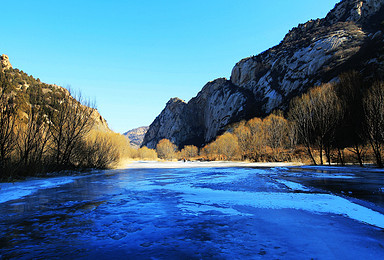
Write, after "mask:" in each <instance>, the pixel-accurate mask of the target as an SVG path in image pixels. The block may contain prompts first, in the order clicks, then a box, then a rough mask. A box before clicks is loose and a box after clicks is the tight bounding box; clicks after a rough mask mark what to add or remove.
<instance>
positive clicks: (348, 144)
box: [157, 71, 384, 167]
mask: <svg viewBox="0 0 384 260" xmlns="http://www.w3.org/2000/svg"><path fill="white" fill-rule="evenodd" d="M164 147H166V149H165V148H164ZM383 147H384V82H383V81H380V80H371V81H370V82H366V81H364V80H363V78H362V76H361V75H360V74H359V73H358V72H356V71H350V72H347V73H343V74H341V75H340V76H339V82H338V83H327V84H322V85H320V86H316V87H313V88H311V89H310V90H309V91H308V92H306V93H304V94H302V95H301V96H298V97H296V98H294V99H293V100H292V101H291V102H290V105H289V109H288V110H287V111H286V112H285V113H283V112H281V111H274V112H273V113H271V114H270V115H268V116H267V117H265V118H263V119H262V118H253V119H251V120H249V121H243V122H240V123H237V124H236V125H233V126H231V127H229V129H228V130H227V131H226V132H225V133H224V134H223V135H220V136H218V137H217V138H216V140H214V141H213V142H211V143H209V144H207V145H205V146H204V147H202V148H201V149H199V150H198V149H197V147H194V152H193V153H192V154H191V155H189V154H188V153H187V152H186V151H187V150H189V149H191V148H190V147H185V148H184V149H183V150H182V151H180V152H178V151H177V149H176V146H174V145H173V144H172V143H170V142H169V140H161V141H160V142H159V144H158V146H157V152H158V155H159V158H163V159H170V158H179V159H180V158H199V159H203V160H249V161H268V162H270V161H302V162H305V163H311V164H314V165H318V164H320V165H323V164H326V163H327V164H331V163H337V164H340V165H344V164H346V163H357V164H359V165H360V166H363V165H364V164H365V163H375V164H376V165H377V166H379V167H383Z"/></svg>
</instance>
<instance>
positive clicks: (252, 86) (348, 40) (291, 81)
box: [142, 0, 384, 148]
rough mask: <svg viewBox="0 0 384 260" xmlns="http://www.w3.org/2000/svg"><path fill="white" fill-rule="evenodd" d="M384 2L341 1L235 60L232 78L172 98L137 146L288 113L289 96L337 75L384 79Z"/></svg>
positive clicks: (199, 137) (193, 137) (201, 136)
mask: <svg viewBox="0 0 384 260" xmlns="http://www.w3.org/2000/svg"><path fill="white" fill-rule="evenodd" d="M383 5H384V0H343V1H341V2H340V3H338V4H337V5H336V6H335V8H334V9H333V10H332V11H330V12H329V13H328V15H327V16H326V17H325V18H323V19H317V20H311V21H308V22H307V23H304V24H300V25H299V26H298V27H296V28H293V29H292V30H290V31H289V32H288V34H287V35H286V36H285V37H284V39H283V40H282V41H281V43H280V44H279V45H277V46H275V47H273V48H271V49H268V50H267V51H265V52H263V53H261V54H259V55H257V56H252V57H249V58H245V59H243V60H241V61H239V62H238V63H237V64H236V65H235V67H234V68H233V70H232V75H231V78H230V80H227V79H223V78H222V79H217V80H214V81H212V82H209V83H207V84H206V85H205V86H204V87H203V89H202V90H201V91H200V92H199V93H198V94H197V96H196V97H195V98H193V99H191V100H190V101H189V102H188V103H186V102H184V101H182V100H180V99H178V98H172V99H171V100H170V101H169V102H168V103H167V105H166V107H165V108H164V110H163V111H162V112H161V113H160V115H159V116H158V117H157V118H156V119H155V120H154V121H153V123H152V124H151V125H150V127H149V129H148V132H147V134H146V135H145V137H144V140H143V144H142V145H146V146H148V147H149V148H154V147H155V146H156V144H157V142H158V141H159V140H161V139H163V138H167V139H169V140H171V141H172V142H173V143H175V144H176V145H178V146H179V147H180V146H183V145H187V144H194V145H198V146H202V145H204V144H206V143H208V142H210V141H211V140H213V139H214V138H215V137H216V136H217V135H218V134H221V133H222V132H223V131H225V129H226V128H227V127H228V125H230V124H232V123H234V122H238V121H241V120H243V119H249V118H251V117H255V116H265V115H267V114H268V113H270V112H271V111H273V110H274V109H277V108H278V109H282V110H286V109H287V108H288V105H289V102H290V100H291V99H292V98H293V97H295V96H297V95H300V94H301V93H303V92H305V91H307V90H308V88H310V87H312V86H314V85H320V84H321V83H327V82H334V81H337V80H338V75H340V73H342V72H346V71H349V70H352V69H354V70H357V71H359V72H360V73H361V74H362V75H363V76H364V77H365V78H366V79H367V78H368V79H369V78H380V77H382V76H383V75H384V38H383V32H384V8H383ZM265 26H268V25H265Z"/></svg>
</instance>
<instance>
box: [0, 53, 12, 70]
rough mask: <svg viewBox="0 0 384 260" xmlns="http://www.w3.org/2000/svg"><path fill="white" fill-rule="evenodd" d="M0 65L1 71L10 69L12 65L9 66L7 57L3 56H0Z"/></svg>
mask: <svg viewBox="0 0 384 260" xmlns="http://www.w3.org/2000/svg"><path fill="white" fill-rule="evenodd" d="M0 63H1V68H2V70H5V69H12V65H11V62H9V58H8V55H5V54H3V55H1V56H0Z"/></svg>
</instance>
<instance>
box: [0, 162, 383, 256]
mask: <svg viewBox="0 0 384 260" xmlns="http://www.w3.org/2000/svg"><path fill="white" fill-rule="evenodd" d="M143 164H145V163H143ZM191 164H193V163H191ZM138 165H139V164H138ZM146 165H148V164H146ZM149 165H150V167H148V168H146V167H144V168H141V169H140V168H131V169H125V170H112V171H105V172H104V173H101V174H97V175H88V176H76V177H72V176H71V177H55V178H50V179H32V180H27V181H23V182H18V183H15V184H1V185H0V187H1V190H0V198H1V201H2V202H1V203H0V258H5V259H8V258H17V259H32V258H37V259H52V258H61V259H79V258H80V259H111V258H114V259H126V258H131V259H259V258H266V259H310V258H313V259H383V258H384V247H383V245H384V233H383V232H382V231H383V228H384V215H383V214H381V213H380V212H379V211H380V209H382V207H381V206H379V204H375V205H376V206H375V207H373V206H372V205H373V204H372V203H371V202H368V201H367V202H366V203H362V202H361V201H360V202H356V201H355V200H353V199H352V198H351V197H350V196H355V194H357V192H356V190H353V189H350V187H352V188H356V187H357V188H359V189H363V191H365V193H369V192H371V191H374V192H376V193H372V194H373V195H372V196H376V197H373V200H372V201H373V202H375V198H376V199H377V201H380V200H381V198H382V197H381V196H383V193H382V192H380V190H381V188H382V187H383V183H384V182H383V181H382V180H383V177H382V173H381V172H376V171H372V172H370V171H369V169H365V170H364V171H363V172H361V171H359V168H350V167H346V168H345V169H343V168H338V167H330V168H327V167H316V168H311V167H297V166H294V167H285V166H283V167H281V168H269V167H266V166H264V167H261V168H252V167H247V168H243V167H240V168H239V167H235V166H234V165H233V164H230V165H231V166H230V167H217V166H214V168H209V167H207V164H205V163H204V167H185V168H172V167H170V166H171V165H174V164H172V163H171V164H169V165H168V166H167V167H164V164H161V167H159V168H154V166H155V165H156V163H154V162H151V163H149ZM216 165H217V164H216ZM219 165H220V163H219ZM280 166H281V165H280ZM343 171H344V172H343ZM316 174H320V175H321V176H323V177H322V178H325V179H322V178H317V177H316ZM335 174H336V175H338V176H347V177H354V178H347V179H343V178H332V177H333V176H334V175H335ZM327 177H329V178H327ZM319 183H320V184H321V185H323V184H324V183H325V184H327V185H329V184H333V183H336V184H337V185H336V186H337V187H338V186H340V185H341V184H346V185H345V186H342V185H341V187H342V188H343V190H344V191H345V195H342V194H339V193H337V192H333V190H331V191H329V190H327V188H328V186H321V187H320V188H321V189H319V187H318V186H316V185H317V184H319ZM340 183H341V184H340ZM351 185H352V186H351ZM332 187H333V186H332ZM352 191H353V192H352ZM375 209H378V210H379V211H377V210H375Z"/></svg>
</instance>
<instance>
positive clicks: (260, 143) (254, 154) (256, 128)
mask: <svg viewBox="0 0 384 260" xmlns="http://www.w3.org/2000/svg"><path fill="white" fill-rule="evenodd" d="M246 126H247V127H248V128H249V131H250V132H251V138H250V146H249V149H250V150H249V157H250V158H251V159H253V160H254V161H258V160H260V158H261V155H262V154H263V153H264V152H265V145H266V144H265V133H264V128H263V121H262V120H261V119H260V118H257V117H255V118H253V119H251V120H249V121H248V122H247V123H246Z"/></svg>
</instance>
